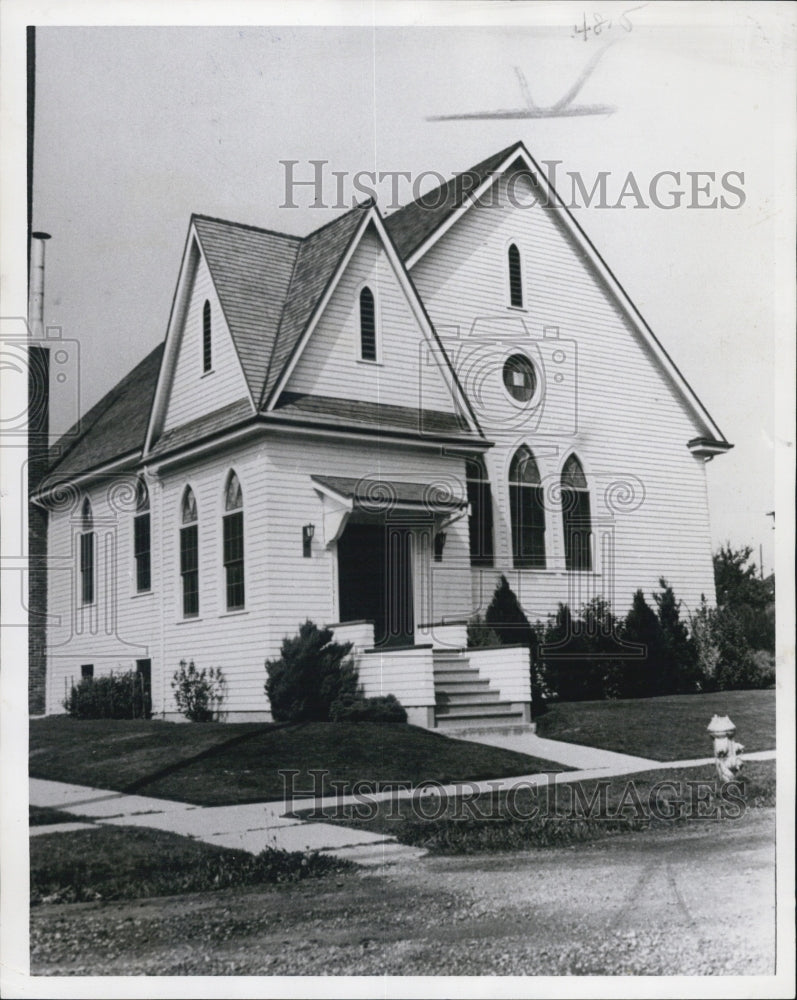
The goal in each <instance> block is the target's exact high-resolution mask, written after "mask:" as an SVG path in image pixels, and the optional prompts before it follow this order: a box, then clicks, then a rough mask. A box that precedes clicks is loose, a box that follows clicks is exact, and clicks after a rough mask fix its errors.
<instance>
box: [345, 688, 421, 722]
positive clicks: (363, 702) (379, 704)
mask: <svg viewBox="0 0 797 1000" xmlns="http://www.w3.org/2000/svg"><path fill="white" fill-rule="evenodd" d="M329 718H330V721H332V722H406V721H407V712H406V709H405V708H404V706H403V705H402V704H401V702H400V701H399V700H398V698H396V696H395V695H392V694H386V695H380V696H379V697H376V698H365V697H363V696H362V695H361V694H357V695H355V696H354V697H351V696H346V697H344V698H338V699H337V701H333V702H332V704H331V705H330V709H329Z"/></svg>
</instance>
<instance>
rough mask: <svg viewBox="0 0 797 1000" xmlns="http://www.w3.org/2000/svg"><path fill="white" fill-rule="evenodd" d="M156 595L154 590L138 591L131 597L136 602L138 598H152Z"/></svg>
mask: <svg viewBox="0 0 797 1000" xmlns="http://www.w3.org/2000/svg"><path fill="white" fill-rule="evenodd" d="M154 593H155V591H154V590H136V591H134V592H133V593H132V594H131V595H130V599H131V600H135V599H136V598H137V597H152V595H153V594H154Z"/></svg>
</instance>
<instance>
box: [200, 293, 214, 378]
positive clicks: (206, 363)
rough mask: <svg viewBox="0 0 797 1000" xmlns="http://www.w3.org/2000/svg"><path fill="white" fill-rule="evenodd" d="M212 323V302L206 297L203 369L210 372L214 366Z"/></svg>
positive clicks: (203, 323)
mask: <svg viewBox="0 0 797 1000" xmlns="http://www.w3.org/2000/svg"><path fill="white" fill-rule="evenodd" d="M211 334H212V329H211V323H210V302H209V301H208V300H207V299H206V300H205V305H204V306H203V308H202V371H203V372H209V371H210V370H211V368H212V367H213V343H212V338H211Z"/></svg>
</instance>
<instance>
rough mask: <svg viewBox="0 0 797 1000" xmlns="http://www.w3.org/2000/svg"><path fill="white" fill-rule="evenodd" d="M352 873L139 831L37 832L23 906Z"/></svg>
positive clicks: (325, 860) (304, 857)
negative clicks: (28, 894)
mask: <svg viewBox="0 0 797 1000" xmlns="http://www.w3.org/2000/svg"><path fill="white" fill-rule="evenodd" d="M351 867H353V866H352V865H351V863H350V862H347V861H343V860H341V859H339V858H335V857H330V856H328V855H324V854H319V853H317V852H314V851H307V852H301V851H282V850H277V849H274V848H269V849H267V850H265V851H262V852H261V853H260V854H258V855H253V854H249V853H248V852H246V851H237V850H231V849H229V848H226V847H217V846H214V845H212V844H205V843H203V842H201V841H198V840H192V839H191V838H189V837H181V836H179V835H178V834H175V833H168V832H166V831H163V830H150V829H147V828H146V827H123V826H113V827H110V826H108V827H103V826H98V827H96V828H95V829H92V830H75V831H73V832H71V833H52V834H42V835H41V836H38V837H32V838H31V841H30V901H31V906H35V905H38V904H40V903H76V902H87V901H98V900H111V899H140V898H144V897H147V896H167V895H173V894H178V893H183V892H204V891H208V890H216V889H226V888H229V887H230V886H251V885H266V884H275V883H280V882H297V881H299V880H301V879H306V878H318V877H320V876H322V875H326V874H329V873H331V872H340V871H344V870H346V869H348V868H351Z"/></svg>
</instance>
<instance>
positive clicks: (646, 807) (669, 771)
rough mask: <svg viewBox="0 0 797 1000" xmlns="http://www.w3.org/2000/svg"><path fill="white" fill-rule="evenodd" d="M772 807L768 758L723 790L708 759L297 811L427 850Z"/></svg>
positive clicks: (456, 850) (680, 823) (602, 832)
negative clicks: (533, 785)
mask: <svg viewBox="0 0 797 1000" xmlns="http://www.w3.org/2000/svg"><path fill="white" fill-rule="evenodd" d="M679 803H680V804H679ZM774 805H775V762H774V761H749V762H748V763H747V764H746V765H745V767H744V771H743V776H742V777H741V778H740V780H739V788H738V789H737V788H731V787H730V786H728V787H726V788H725V789H724V790H722V786H721V785H720V783H719V782H718V781H717V776H716V772H715V770H714V767H713V765H709V766H705V765H703V766H700V767H692V768H666V769H662V770H660V771H644V772H641V773H638V774H628V775H623V776H621V777H615V778H603V779H597V780H592V781H579V782H572V783H571V782H567V783H563V784H561V785H556V786H551V787H549V788H542V789H536V790H531V789H529V788H528V787H525V788H520V789H519V790H517V791H516V792H512V793H509V794H507V793H505V792H500V793H489V794H482V795H466V796H459V797H453V796H452V797H451V798H439V799H429V800H426V801H424V800H416V801H413V800H412V799H393V800H391V801H389V802H376V803H368V804H367V805H366V804H364V803H360V804H357V805H351V806H344V807H342V808H339V809H335V808H329V809H324V810H323V811H315V810H312V809H308V810H297V811H296V815H297V816H299V817H301V818H302V819H309V820H318V821H321V822H325V823H340V824H342V825H343V826H349V827H354V828H357V829H363V830H369V831H370V832H372V833H384V834H387V835H389V836H393V837H396V838H397V839H398V840H399V841H401V842H402V843H405V844H413V845H415V846H417V847H424V848H426V849H428V850H430V851H432V852H433V853H440V854H470V853H477V852H483V851H509V850H523V849H528V848H532V847H552V846H558V845H561V844H567V843H576V842H579V841H585V840H595V839H598V838H600V837H604V836H607V835H608V834H616V833H626V832H632V831H639V830H645V829H648V828H649V827H651V826H654V827H656V828H657V829H661V828H662V827H663V828H669V829H672V830H673V831H674V832H675V831H677V830H681V829H683V827H684V823H685V822H690V823H691V822H707V821H710V822H713V823H716V822H717V820H718V819H720V818H721V819H722V821H723V822H733V821H734V820H738V819H739V818H740V814H741V813H743V812H744V811H746V810H747V809H755V808H766V807H771V806H774Z"/></svg>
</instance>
